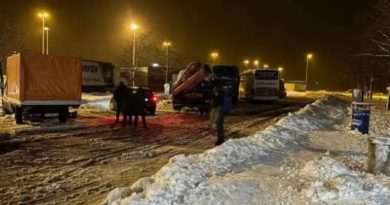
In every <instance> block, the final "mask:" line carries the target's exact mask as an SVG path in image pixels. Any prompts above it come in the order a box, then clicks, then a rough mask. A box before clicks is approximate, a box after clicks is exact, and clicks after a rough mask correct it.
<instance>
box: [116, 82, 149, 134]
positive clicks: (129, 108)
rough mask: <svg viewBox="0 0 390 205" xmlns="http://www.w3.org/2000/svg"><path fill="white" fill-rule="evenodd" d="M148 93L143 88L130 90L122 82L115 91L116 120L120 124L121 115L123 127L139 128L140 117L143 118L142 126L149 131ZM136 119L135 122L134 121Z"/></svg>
mask: <svg viewBox="0 0 390 205" xmlns="http://www.w3.org/2000/svg"><path fill="white" fill-rule="evenodd" d="M145 98H146V92H145V90H144V89H143V88H142V87H139V88H138V89H130V88H129V87H127V86H126V84H125V83H124V82H123V81H121V82H120V83H119V85H118V86H117V87H116V88H115V90H114V100H115V102H116V120H115V124H117V123H118V122H119V117H120V114H122V115H123V120H122V125H123V126H125V125H126V124H128V126H130V127H131V126H134V128H137V126H138V117H139V116H141V118H142V124H143V126H144V128H145V129H147V128H148V127H147V124H146V118H145V115H146V113H145V109H146V102H145ZM133 117H134V121H133Z"/></svg>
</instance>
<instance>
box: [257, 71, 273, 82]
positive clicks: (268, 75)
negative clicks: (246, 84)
mask: <svg viewBox="0 0 390 205" xmlns="http://www.w3.org/2000/svg"><path fill="white" fill-rule="evenodd" d="M255 77H256V80H279V72H278V71H274V70H257V71H256V72H255Z"/></svg>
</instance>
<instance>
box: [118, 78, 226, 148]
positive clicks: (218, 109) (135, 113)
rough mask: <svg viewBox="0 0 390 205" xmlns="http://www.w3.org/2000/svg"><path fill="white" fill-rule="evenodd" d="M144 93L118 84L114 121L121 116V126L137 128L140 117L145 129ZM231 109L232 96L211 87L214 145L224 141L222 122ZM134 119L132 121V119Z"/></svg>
mask: <svg viewBox="0 0 390 205" xmlns="http://www.w3.org/2000/svg"><path fill="white" fill-rule="evenodd" d="M145 97H146V92H145V90H144V89H143V88H142V87H139V88H138V89H130V88H128V87H127V86H126V85H125V83H124V82H120V84H119V86H117V87H116V88H115V90H114V100H115V101H116V120H115V124H117V123H118V122H119V117H120V114H122V115H123V121H122V125H123V126H125V125H126V124H128V126H134V128H137V125H138V117H139V116H141V117H142V123H143V126H144V128H145V129H147V124H146V119H145V109H146V102H145ZM231 107H232V96H231V93H230V92H229V90H228V89H226V88H224V87H223V86H213V93H212V101H211V112H210V124H211V127H212V128H213V129H214V130H215V131H216V134H217V142H216V143H215V144H216V145H221V144H222V143H223V142H224V141H225V133H224V126H223V125H224V120H225V115H227V114H228V113H229V111H230V109H231ZM133 117H134V121H133V119H132V118H133Z"/></svg>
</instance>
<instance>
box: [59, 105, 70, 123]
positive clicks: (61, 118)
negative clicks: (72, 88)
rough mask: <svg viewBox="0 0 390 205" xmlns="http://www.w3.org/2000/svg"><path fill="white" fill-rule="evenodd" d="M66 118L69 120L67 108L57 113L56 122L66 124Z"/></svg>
mask: <svg viewBox="0 0 390 205" xmlns="http://www.w3.org/2000/svg"><path fill="white" fill-rule="evenodd" d="M68 118H69V109H68V108H67V107H66V108H63V109H61V111H60V112H59V113H58V120H59V121H60V122H66V121H67V120H68Z"/></svg>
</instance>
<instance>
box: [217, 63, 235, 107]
mask: <svg viewBox="0 0 390 205" xmlns="http://www.w3.org/2000/svg"><path fill="white" fill-rule="evenodd" d="M213 73H214V81H219V83H222V86H228V87H231V90H230V91H231V93H232V96H233V103H236V102H237V101H238V98H239V87H240V71H239V68H238V67H237V66H228V65H216V66H213ZM216 83H218V82H216Z"/></svg>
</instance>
